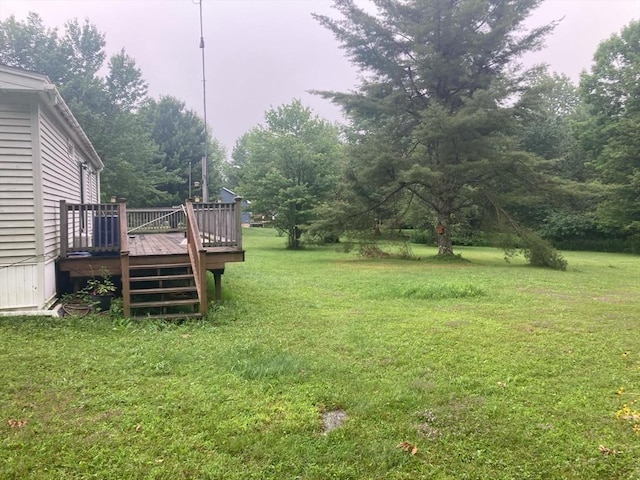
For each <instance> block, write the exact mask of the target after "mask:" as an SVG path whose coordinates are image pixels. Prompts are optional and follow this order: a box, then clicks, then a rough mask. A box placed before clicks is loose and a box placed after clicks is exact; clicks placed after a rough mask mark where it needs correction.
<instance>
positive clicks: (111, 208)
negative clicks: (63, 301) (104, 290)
mask: <svg viewBox="0 0 640 480" xmlns="http://www.w3.org/2000/svg"><path fill="white" fill-rule="evenodd" d="M241 200H242V199H241V198H239V197H238V198H236V199H235V202H234V203H217V202H216V203H206V204H197V205H194V204H193V203H192V202H190V201H187V202H186V203H185V205H184V206H181V207H180V208H178V207H168V208H155V209H149V210H147V209H136V210H135V211H134V210H132V211H130V212H128V211H127V208H126V204H125V203H119V204H68V203H67V202H65V201H61V202H60V219H61V222H60V258H59V259H58V261H57V270H58V274H57V276H58V280H59V284H60V283H65V282H66V283H67V284H72V286H73V289H72V290H71V291H78V290H79V289H80V288H82V284H85V283H86V280H87V279H88V278H91V277H96V276H99V275H100V272H102V271H103V270H104V269H105V268H106V269H107V270H108V272H109V274H110V275H112V276H114V277H119V278H118V280H119V284H120V285H121V293H122V298H123V311H124V314H125V316H130V315H134V316H140V315H149V314H151V313H152V314H153V315H155V316H158V317H167V318H169V317H175V316H176V315H178V316H182V315H187V316H193V315H197V316H205V315H206V314H207V311H208V299H207V271H209V272H211V273H212V274H213V278H214V282H215V299H216V300H221V299H222V274H223V273H224V270H225V265H226V263H227V262H243V261H244V250H243V248H242V225H241V223H240V216H241V206H240V203H241ZM130 227H131V228H130ZM185 295H186V297H185ZM194 295H195V296H194ZM182 307H188V308H189V309H192V308H196V307H197V312H196V311H189V312H183V311H181V309H182ZM134 310H135V313H134Z"/></svg>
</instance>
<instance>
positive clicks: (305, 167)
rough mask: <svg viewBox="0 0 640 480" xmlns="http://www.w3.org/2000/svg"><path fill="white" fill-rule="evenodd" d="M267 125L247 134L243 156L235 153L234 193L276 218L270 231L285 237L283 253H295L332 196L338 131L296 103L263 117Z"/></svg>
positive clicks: (256, 208)
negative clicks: (287, 250)
mask: <svg viewBox="0 0 640 480" xmlns="http://www.w3.org/2000/svg"><path fill="white" fill-rule="evenodd" d="M265 123H266V124H265V126H261V127H256V128H254V129H253V130H251V131H250V132H249V133H247V134H246V136H245V138H244V139H243V145H242V150H240V149H239V148H236V149H235V150H234V155H236V156H238V164H237V166H238V168H239V169H240V171H239V178H240V185H239V188H238V191H239V192H240V193H241V194H243V195H244V196H245V197H246V198H249V199H250V200H251V201H252V209H253V210H254V211H255V212H262V213H263V214H266V215H268V216H269V217H274V218H275V220H274V226H275V227H276V228H278V229H280V230H282V231H284V232H286V233H287V248H290V249H299V248H301V247H302V241H301V238H302V234H303V233H304V231H305V230H306V229H307V226H308V224H309V223H310V222H311V221H312V220H313V219H314V218H315V212H314V209H315V208H316V207H317V206H319V205H320V204H321V203H322V202H324V201H325V200H328V199H329V198H330V196H331V195H332V193H333V192H334V188H335V184H336V168H337V166H338V164H339V161H340V155H341V144H340V141H339V138H338V131H337V129H336V128H335V127H333V126H332V125H330V124H328V123H327V122H325V121H323V120H321V119H319V118H318V117H317V116H314V115H313V114H312V112H311V110H310V109H309V108H306V107H304V106H303V105H302V104H301V103H300V101H299V100H295V101H293V102H292V103H291V104H288V105H283V106H280V107H278V108H275V109H271V110H269V111H267V112H266V113H265ZM239 155H242V156H241V157H240V156H239Z"/></svg>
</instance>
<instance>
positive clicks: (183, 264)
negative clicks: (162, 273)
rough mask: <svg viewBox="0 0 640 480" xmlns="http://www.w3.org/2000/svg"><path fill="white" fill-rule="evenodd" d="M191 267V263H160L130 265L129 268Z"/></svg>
mask: <svg viewBox="0 0 640 480" xmlns="http://www.w3.org/2000/svg"><path fill="white" fill-rule="evenodd" d="M187 267H188V268H191V264H190V263H158V264H153V265H129V270H156V269H158V268H160V269H162V268H187Z"/></svg>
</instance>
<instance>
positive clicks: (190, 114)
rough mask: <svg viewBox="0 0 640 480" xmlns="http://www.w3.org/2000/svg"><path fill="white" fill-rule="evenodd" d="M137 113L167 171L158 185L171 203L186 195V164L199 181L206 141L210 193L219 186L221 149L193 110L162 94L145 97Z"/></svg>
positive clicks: (173, 203) (175, 202)
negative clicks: (146, 127) (141, 117)
mask: <svg viewBox="0 0 640 480" xmlns="http://www.w3.org/2000/svg"><path fill="white" fill-rule="evenodd" d="M140 113H141V115H142V116H143V117H144V119H145V121H146V122H147V126H148V128H149V129H150V131H151V138H152V139H153V141H154V142H155V144H156V145H158V148H159V150H160V154H161V155H162V157H161V160H160V161H159V164H160V165H162V167H163V168H165V169H166V171H167V172H168V173H169V175H168V176H167V177H166V178H165V179H164V183H162V184H160V185H159V188H160V189H161V190H162V191H164V192H166V193H167V195H168V196H169V198H170V200H169V201H170V203H171V204H172V205H175V204H179V203H182V202H183V201H184V200H185V199H186V198H188V197H189V180H188V179H189V165H190V166H191V179H192V182H195V181H196V180H197V181H200V182H201V180H202V178H201V177H202V175H201V167H202V158H203V157H204V147H205V144H208V148H207V159H208V164H209V178H208V185H209V192H217V191H218V190H219V189H220V188H221V187H222V173H221V168H222V163H223V161H224V155H225V153H224V149H223V148H222V146H221V145H220V144H219V143H218V142H217V141H216V140H215V139H213V138H211V137H210V135H209V133H208V132H206V133H205V128H204V121H203V120H202V119H201V118H200V117H198V115H197V114H196V113H195V112H194V111H193V110H189V109H187V108H186V107H185V104H184V102H182V101H181V100H178V99H177V98H174V97H169V96H161V97H160V99H159V100H154V99H150V100H148V101H147V102H146V103H145V104H144V106H143V108H142V109H141V111H140ZM192 187H193V185H192ZM193 192H196V190H192V196H193ZM196 193H199V191H197V192H196Z"/></svg>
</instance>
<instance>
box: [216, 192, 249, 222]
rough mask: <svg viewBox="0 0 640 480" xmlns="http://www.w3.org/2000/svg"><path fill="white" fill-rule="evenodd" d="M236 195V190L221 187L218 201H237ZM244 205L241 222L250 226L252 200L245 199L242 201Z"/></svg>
mask: <svg viewBox="0 0 640 480" xmlns="http://www.w3.org/2000/svg"><path fill="white" fill-rule="evenodd" d="M237 196H238V195H236V194H235V193H234V192H232V191H231V190H229V189H228V188H224V187H223V188H221V189H220V191H219V192H218V199H217V200H218V201H219V202H222V203H233V202H235V198H236V197H237ZM241 205H242V215H241V217H240V218H241V222H242V226H243V227H248V226H249V225H250V223H251V212H250V211H249V208H250V207H251V202H250V201H249V200H246V199H243V200H242V202H241Z"/></svg>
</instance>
